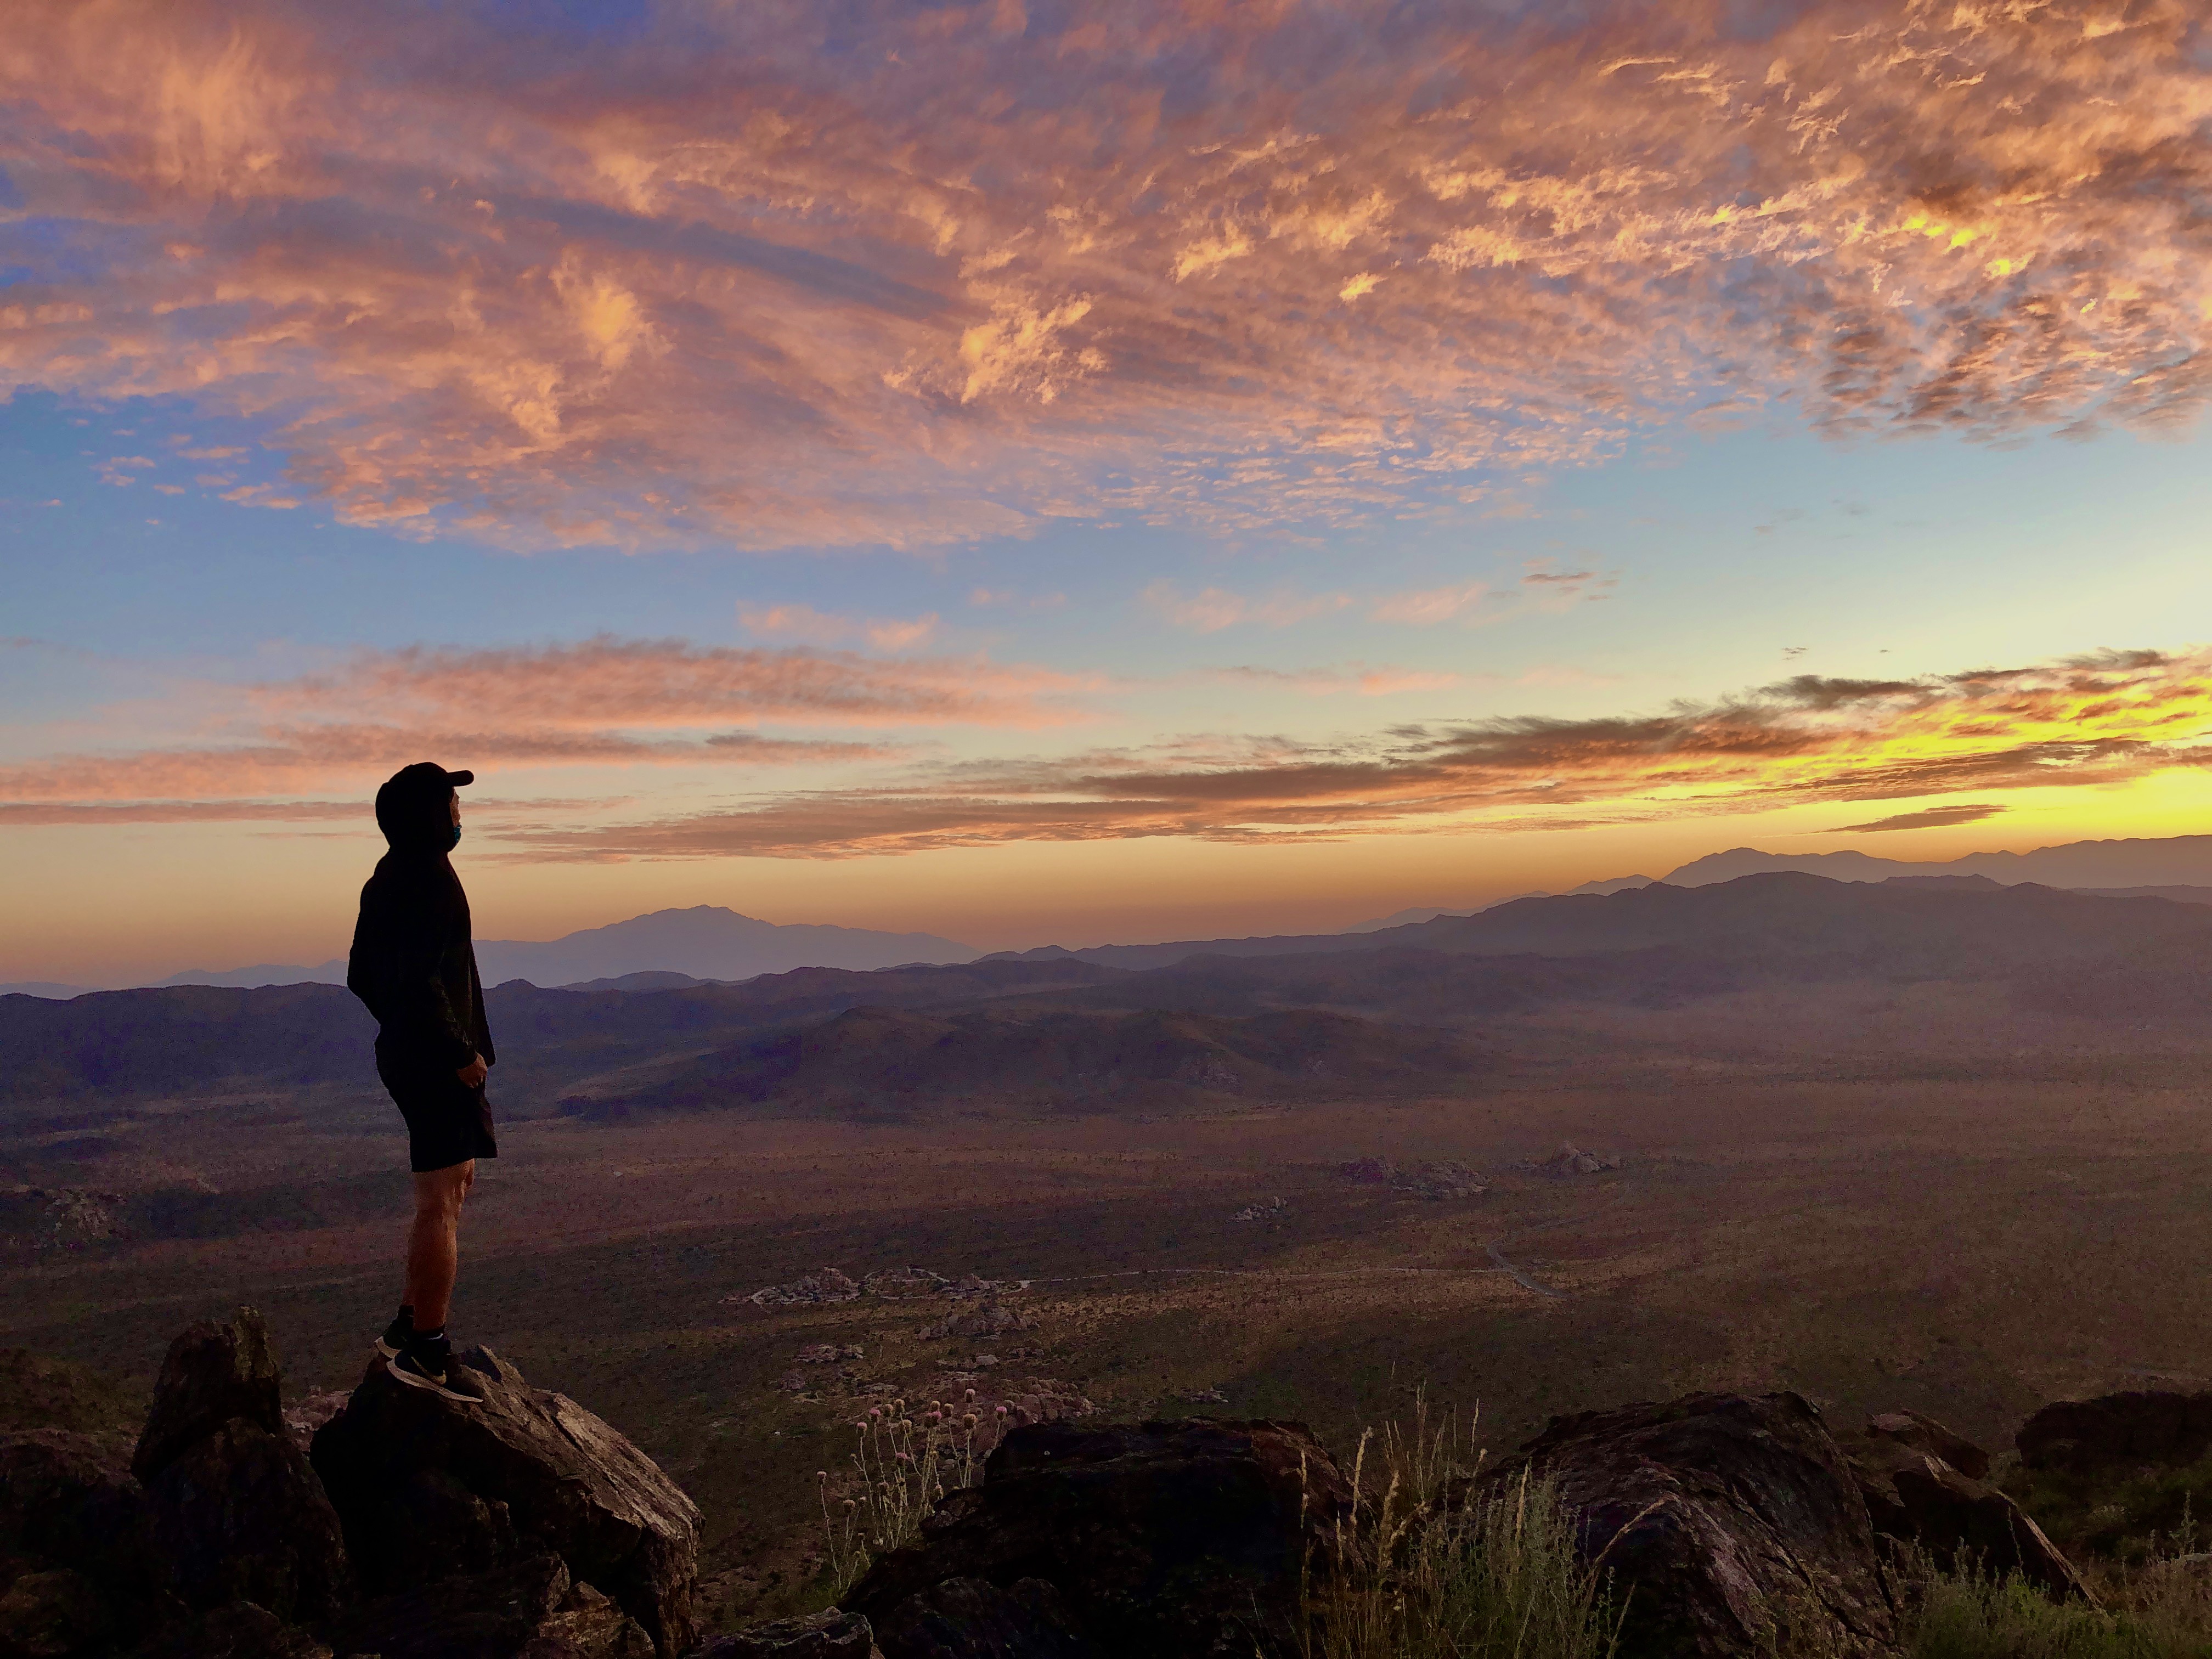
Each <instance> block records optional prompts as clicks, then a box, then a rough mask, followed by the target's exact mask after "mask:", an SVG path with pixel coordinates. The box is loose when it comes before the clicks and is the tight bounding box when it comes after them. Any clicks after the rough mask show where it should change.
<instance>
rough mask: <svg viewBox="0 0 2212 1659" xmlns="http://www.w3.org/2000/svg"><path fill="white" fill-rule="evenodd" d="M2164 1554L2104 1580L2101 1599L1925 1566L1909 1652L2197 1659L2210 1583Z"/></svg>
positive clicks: (1965, 1658)
mask: <svg viewBox="0 0 2212 1659" xmlns="http://www.w3.org/2000/svg"><path fill="white" fill-rule="evenodd" d="M2204 1565H2206V1564H2205V1563H2204V1562H2203V1561H2202V1560H2191V1559H2185V1558H2173V1557H2167V1558H2163V1559H2154V1560H2152V1561H2150V1562H2149V1563H2148V1564H2147V1565H2143V1566H2142V1567H2141V1568H2139V1569H2136V1570H2135V1571H2129V1572H2126V1573H2124V1574H2118V1575H2115V1576H2114V1577H2112V1578H2111V1579H2110V1580H2109V1581H2108V1583H2106V1585H2105V1587H2104V1590H2105V1600H2106V1606H2104V1607H2090V1606H2088V1605H2087V1604H2086V1603H2083V1602H2080V1601H2065V1602H2059V1601H2051V1599H2050V1597H2048V1596H2047V1595H2045V1594H2044V1593H2043V1592H2042V1591H2041V1590H2039V1589H2036V1588H2035V1587H2034V1586H2033V1585H2032V1584H2029V1583H2025V1582H2024V1581H2022V1580H2021V1578H2020V1577H2019V1576H2018V1575H2016V1574H2015V1575H2013V1576H2010V1577H2004V1578H1993V1577H1986V1576H1984V1575H1983V1574H1980V1573H1977V1572H1971V1571H1970V1572H1966V1573H1961V1574H1956V1575H1951V1574H1942V1573H1936V1572H1933V1571H1929V1572H1927V1573H1925V1574H1924V1575H1923V1577H1922V1578H1921V1581H1920V1583H1919V1584H1918V1585H1917V1594H1916V1596H1915V1606H1914V1610H1913V1613H1912V1618H1911V1626H1910V1640H1909V1642H1908V1644H1907V1645H1908V1647H1909V1649H1910V1651H1911V1659H2205V1656H2212V1580H2208V1579H2207V1578H2206V1577H2205V1575H2204V1572H2203V1567H2204Z"/></svg>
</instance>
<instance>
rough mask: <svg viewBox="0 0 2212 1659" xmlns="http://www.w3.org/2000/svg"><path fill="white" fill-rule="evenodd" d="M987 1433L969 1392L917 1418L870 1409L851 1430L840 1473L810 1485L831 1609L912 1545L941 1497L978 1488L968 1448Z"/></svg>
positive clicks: (893, 1405)
mask: <svg viewBox="0 0 2212 1659" xmlns="http://www.w3.org/2000/svg"><path fill="white" fill-rule="evenodd" d="M1005 1409H1006V1407H1003V1406H1002V1407H999V1410H1000V1412H1004V1411H1005ZM987 1426H991V1425H984V1424H983V1423H982V1422H981V1420H980V1419H979V1418H978V1416H977V1413H976V1411H975V1389H969V1390H968V1395H967V1398H966V1399H964V1400H962V1401H945V1400H933V1401H930V1402H929V1405H928V1407H927V1408H926V1409H924V1410H922V1411H921V1412H919V1413H916V1412H914V1411H911V1410H909V1409H908V1404H907V1402H906V1401H903V1400H894V1401H890V1403H889V1404H888V1405H883V1406H871V1407H869V1408H868V1414H867V1415H866V1417H863V1418H861V1419H860V1420H859V1421H858V1422H856V1423H854V1425H853V1429H854V1435H855V1436H856V1437H857V1439H856V1443H855V1444H854V1448H853V1451H852V1454H851V1456H850V1458H849V1460H848V1468H846V1469H844V1470H843V1471H842V1472H841V1473H840V1474H836V1475H833V1474H831V1473H830V1472H829V1470H827V1469H824V1470H823V1471H821V1473H820V1474H819V1476H818V1477H817V1480H818V1483H819V1485H820V1487H821V1493H822V1529H823V1537H824V1546H825V1547H824V1551H823V1553H824V1555H825V1556H826V1558H827V1559H828V1563H829V1589H830V1592H831V1599H832V1600H833V1601H836V1600H842V1598H843V1596H844V1594H845V1592H846V1591H847V1590H848V1589H851V1588H852V1587H853V1585H854V1584H855V1583H858V1582H859V1580H860V1575H861V1574H862V1573H864V1572H866V1571H867V1570H868V1564H869V1563H870V1562H871V1561H872V1560H874V1559H876V1557H877V1556H878V1555H880V1554H882V1553H884V1552H885V1551H887V1550H895V1549H897V1548H898V1547H900V1546H901V1545H902V1544H910V1543H912V1542H913V1541H915V1539H916V1538H918V1537H920V1536H921V1522H922V1517H923V1516H926V1515H927V1514H928V1513H929V1512H930V1510H932V1509H933V1508H934V1507H935V1506H936V1505H937V1504H938V1501H939V1499H941V1498H944V1496H945V1494H946V1493H947V1492H957V1491H958V1490H960V1489H961V1488H962V1487H963V1486H975V1484H976V1483H977V1482H978V1481H979V1480H981V1478H982V1472H983V1460H982V1458H981V1455H978V1452H977V1449H976V1446H977V1442H978V1439H979V1437H987V1435H986V1430H987Z"/></svg>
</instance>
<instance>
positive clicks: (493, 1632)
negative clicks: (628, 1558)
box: [327, 1553, 653, 1659]
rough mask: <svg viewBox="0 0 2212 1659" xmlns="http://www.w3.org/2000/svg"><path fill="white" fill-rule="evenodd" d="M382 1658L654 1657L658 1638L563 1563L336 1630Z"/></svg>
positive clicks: (481, 1579) (503, 1573)
mask: <svg viewBox="0 0 2212 1659" xmlns="http://www.w3.org/2000/svg"><path fill="white" fill-rule="evenodd" d="M327 1633H328V1635H329V1636H330V1638H331V1644H332V1645H333V1646H334V1647H335V1648H336V1649H337V1651H338V1652H339V1653H341V1654H374V1655H378V1656H380V1659H653V1638H651V1637H649V1636H647V1634H646V1632H645V1630H644V1628H643V1627H642V1626H640V1625H639V1624H638V1622H637V1621H636V1620H635V1619H632V1618H631V1617H630V1616H629V1614H628V1613H624V1612H623V1610H622V1609H621V1608H620V1607H617V1606H616V1605H615V1604H614V1603H613V1602H612V1601H609V1600H608V1599H607V1598H606V1597H605V1595H601V1594H600V1593H599V1591H598V1590H595V1589H592V1587H591V1586H590V1585H589V1584H580V1583H576V1582H575V1581H574V1579H573V1578H571V1577H569V1573H568V1568H567V1567H566V1566H565V1565H562V1560H561V1558H560V1557H559V1556H557V1555H551V1554H546V1553H539V1554H536V1555H530V1556H526V1557H524V1558H523V1559H520V1560H517V1561H512V1562H509V1563H507V1565H504V1566H501V1567H499V1568H496V1569H495V1570H494V1571H490V1572H484V1573H472V1574H465V1575H462V1576H459V1577H448V1578H441V1579H439V1580H438V1581H437V1582H436V1583H431V1584H425V1585H422V1586H420V1587H418V1588H416V1589H410V1590H405V1591H403V1592H401V1593H400V1594H399V1595H392V1596H386V1597H385V1598H384V1599H383V1600H381V1601H374V1602H372V1603H370V1604H369V1605H368V1606H367V1607H361V1608H357V1609H356V1610H355V1611H354V1612H353V1613H349V1614H348V1615H347V1616H346V1617H345V1618H344V1619H343V1620H339V1621H338V1622H337V1624H335V1625H333V1626H330V1627H329V1628H328V1631H327Z"/></svg>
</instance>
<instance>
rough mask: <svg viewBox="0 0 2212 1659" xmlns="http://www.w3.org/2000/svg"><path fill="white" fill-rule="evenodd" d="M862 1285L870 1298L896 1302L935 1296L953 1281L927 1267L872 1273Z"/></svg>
mask: <svg viewBox="0 0 2212 1659" xmlns="http://www.w3.org/2000/svg"><path fill="white" fill-rule="evenodd" d="M860 1283H861V1285H862V1286H863V1287H865V1288H866V1291H867V1292H868V1294H869V1295H870V1296H880V1297H884V1298H886V1299H887V1300H890V1301H895V1302H896V1301H905V1300H908V1299H909V1298H911V1297H917V1296H935V1295H937V1294H939V1292H940V1291H943V1290H944V1289H945V1286H946V1285H949V1284H951V1280H950V1279H946V1278H945V1275H944V1274H942V1273H932V1272H930V1271H929V1269H928V1268H927V1267H893V1268H891V1269H890V1270H889V1271H888V1272H885V1273H870V1274H869V1275H868V1276H867V1277H866V1279H862V1280H861V1281H860Z"/></svg>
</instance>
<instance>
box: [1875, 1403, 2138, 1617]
mask: <svg viewBox="0 0 2212 1659" xmlns="http://www.w3.org/2000/svg"><path fill="white" fill-rule="evenodd" d="M1900 1415H1901V1414H1900ZM1885 1421H1887V1419H1884V1418H1876V1419H1875V1420H1874V1424H1873V1425H1869V1429H1868V1431H1867V1432H1866V1433H1865V1434H1863V1435H1862V1436H1859V1437H1856V1438H1853V1439H1848V1440H1845V1441H1843V1442H1842V1443H1841V1444H1842V1445H1843V1448H1844V1454H1845V1455H1846V1456H1848V1457H1849V1458H1850V1463H1851V1469H1852V1473H1853V1474H1855V1475H1856V1476H1857V1480H1858V1483H1859V1491H1860V1494H1861V1495H1862V1496H1863V1498H1865V1499H1866V1506H1867V1515H1868V1516H1869V1519H1871V1520H1872V1521H1873V1522H1874V1528H1875V1531H1876V1532H1878V1533H1880V1534H1882V1535H1883V1536H1884V1537H1887V1538H1894V1539H1896V1540H1898V1541H1899V1542H1900V1543H1906V1544H1911V1545H1914V1546H1917V1547H1918V1548H1920V1549H1922V1550H1924V1551H1926V1552H1927V1553H1928V1554H1929V1557H1930V1558H1931V1559H1934V1561H1935V1563H1936V1565H1937V1566H1939V1567H1942V1569H1943V1570H1944V1571H1954V1570H1955V1569H1957V1568H1958V1567H1959V1566H1960V1565H1962V1562H1961V1558H1962V1557H1964V1558H1965V1561H1966V1564H1971V1565H1974V1566H1977V1567H1978V1568H1979V1569H1980V1570H1981V1571H1986V1572H1989V1573H1991V1574H1993V1575H1996V1576H1997V1577H2002V1576H2004V1575H2005V1574H2007V1573H2012V1572H2017V1573H2019V1574H2020V1576H2021V1577H2023V1578H2025V1579H2026V1580H2027V1582H2028V1583H2031V1584H2034V1585H2036V1586H2037V1587H2038V1588H2039V1589H2042V1590H2044V1591H2045V1593H2046V1594H2048V1595H2052V1596H2054V1597H2057V1598H2060V1599H2069V1598H2071V1599H2078V1600H2081V1601H2093V1600H2094V1599H2095V1598H2094V1597H2093V1596H2092V1595H2090V1593H2089V1590H2088V1589H2087V1586H2085V1585H2084V1584H2083V1583H2082V1582H2081V1577H2080V1575H2079V1574H2077V1573H2076V1572H2075V1571H2074V1567H2073V1564H2072V1563H2071V1562H2069V1561H2068V1560H2067V1559H2066V1558H2065V1556H2064V1555H2063V1554H2062V1553H2060V1552H2059V1550H2058V1547H2057V1545H2055V1544H2053V1543H2052V1542H2051V1541H2050V1539H2048V1538H2046V1537H2045V1536H2044V1534H2043V1528H2040V1527H2039V1526H2037V1525H2036V1524H2035V1522H2033V1520H2031V1519H2029V1518H2028V1516H2027V1514H2026V1513H2025V1512H2023V1511H2022V1510H2021V1507H2020V1506H2019V1505H2018V1504H2015V1503H2014V1502H2013V1501H2012V1499H2011V1498H2008V1497H2006V1496H2005V1494H2004V1493H2002V1492H1999V1491H1998V1490H1997V1489H1996V1487H1995V1486H1988V1485H1985V1484H1984V1483H1983V1482H1982V1481H1979V1480H1975V1479H1974V1478H1973V1477H1972V1476H1971V1475H1969V1474H1966V1472H1965V1471H1964V1470H1962V1469H1959V1468H1954V1467H1953V1466H1952V1465H1951V1464H1949V1463H1948V1462H1944V1460H1943V1459H1942V1458H1940V1457H1937V1456H1936V1455H1933V1454H1932V1453H1929V1452H1927V1451H1924V1450H1923V1449H1920V1448H1919V1447H1918V1446H1916V1445H1913V1444H1911V1443H1908V1442H1906V1441H1905V1440H1903V1439H1901V1438H1896V1437H1892V1436H1891V1435H1888V1434H1886V1433H1884V1432H1882V1431H1881V1429H1880V1428H1879V1427H1878V1426H1876V1425H1880V1424H1881V1423H1883V1422H1885ZM1921 1421H1922V1422H1924V1423H1927V1424H1928V1425H1929V1429H1932V1430H1933V1431H1934V1432H1933V1433H1930V1432H1928V1431H1922V1434H1921V1436H1920V1437H1923V1438H1926V1439H1930V1440H1932V1439H1935V1438H1936V1437H1939V1436H1948V1437H1950V1438H1952V1439H1954V1440H1957V1439H1959V1438H1960V1437H1957V1436H1955V1435H1951V1434H1950V1431H1948V1430H1947V1429H1945V1428H1943V1426H1942V1425H1941V1424H1940V1423H1935V1422H1934V1421H1933V1419H1921ZM1913 1426H1915V1427H1916V1428H1917V1427H1918V1426H1919V1425H1917V1424H1915V1425H1913ZM1960 1443H1961V1444H1963V1445H1965V1446H1966V1449H1968V1450H1970V1451H1971V1450H1973V1449H1974V1448H1973V1446H1972V1443H1971V1442H1966V1441H1960ZM1982 1467H1983V1468H1984V1469H1986V1468H1988V1467H1989V1465H1988V1462H1987V1461H1986V1460H1984V1462H1983V1465H1982Z"/></svg>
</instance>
